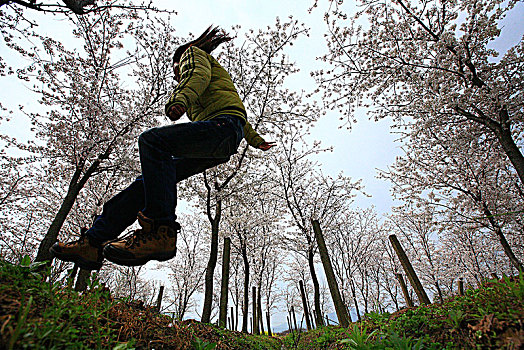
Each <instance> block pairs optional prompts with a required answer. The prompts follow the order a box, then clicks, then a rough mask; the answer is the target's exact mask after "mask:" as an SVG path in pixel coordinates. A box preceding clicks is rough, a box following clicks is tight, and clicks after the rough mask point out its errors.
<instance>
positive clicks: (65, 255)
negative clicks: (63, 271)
mask: <svg viewBox="0 0 524 350" xmlns="http://www.w3.org/2000/svg"><path fill="white" fill-rule="evenodd" d="M49 252H50V253H51V254H52V255H53V256H54V257H55V258H57V259H60V260H62V261H70V262H74V263H75V264H77V265H78V266H79V267H80V268H81V269H84V270H100V268H101V267H102V260H103V259H104V258H103V256H102V246H95V245H93V244H91V243H90V242H89V239H88V238H87V237H86V236H81V237H80V239H79V240H78V241H74V242H68V243H62V242H56V243H55V244H53V246H52V247H51V248H49Z"/></svg>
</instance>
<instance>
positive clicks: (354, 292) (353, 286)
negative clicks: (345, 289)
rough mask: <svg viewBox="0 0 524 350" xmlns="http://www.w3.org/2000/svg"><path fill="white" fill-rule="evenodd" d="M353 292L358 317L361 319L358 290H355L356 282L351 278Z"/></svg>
mask: <svg viewBox="0 0 524 350" xmlns="http://www.w3.org/2000/svg"><path fill="white" fill-rule="evenodd" d="M351 294H353V302H354V303H355V312H356V313H357V319H358V320H359V321H360V311H359V309H358V302H357V292H356V290H355V282H353V280H351Z"/></svg>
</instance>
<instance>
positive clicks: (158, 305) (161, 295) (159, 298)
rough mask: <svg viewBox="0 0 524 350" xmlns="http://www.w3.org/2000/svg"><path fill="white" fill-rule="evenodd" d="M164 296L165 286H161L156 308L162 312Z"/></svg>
mask: <svg viewBox="0 0 524 350" xmlns="http://www.w3.org/2000/svg"><path fill="white" fill-rule="evenodd" d="M163 297H164V286H160V290H159V291H158V297H157V299H156V305H155V309H156V312H160V310H161V309H162V298H163Z"/></svg>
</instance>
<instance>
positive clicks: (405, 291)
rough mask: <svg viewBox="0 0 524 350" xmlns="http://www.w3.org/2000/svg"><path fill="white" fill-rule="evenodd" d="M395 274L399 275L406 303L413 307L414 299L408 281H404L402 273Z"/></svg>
mask: <svg viewBox="0 0 524 350" xmlns="http://www.w3.org/2000/svg"><path fill="white" fill-rule="evenodd" d="M395 276H397V279H398V283H400V288H401V289H402V294H404V300H405V301H406V305H407V306H408V307H413V301H411V297H410V296H409V292H408V286H407V285H406V282H404V278H403V277H402V275H401V274H400V273H396V274H395Z"/></svg>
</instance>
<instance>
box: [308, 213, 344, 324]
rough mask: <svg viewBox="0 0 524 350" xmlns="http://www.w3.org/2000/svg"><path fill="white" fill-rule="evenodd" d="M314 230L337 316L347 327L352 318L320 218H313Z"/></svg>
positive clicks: (340, 322)
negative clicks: (342, 294)
mask: <svg viewBox="0 0 524 350" xmlns="http://www.w3.org/2000/svg"><path fill="white" fill-rule="evenodd" d="M312 223H313V230H314V231H315V237H316V239H317V244H318V251H319V253H320V259H321V260H322V265H323V266H324V272H325V273H326V279H327V282H328V286H329V291H330V292H331V298H332V299H333V304H334V305H335V311H336V313H337V318H338V322H339V324H340V325H341V326H342V327H344V328H347V327H348V326H349V323H350V318H349V315H348V312H347V308H346V306H345V305H344V302H343V301H342V296H341V295H340V290H339V289H338V283H337V280H336V277H335V273H334V272H333V266H332V265H331V260H330V259H329V253H328V250H327V247H326V242H325V241H324V235H323V234H322V230H321V229H320V224H319V222H318V220H313V221H312Z"/></svg>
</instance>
